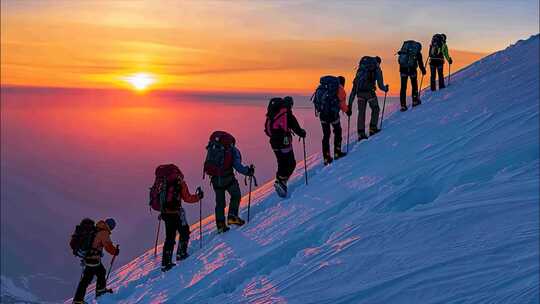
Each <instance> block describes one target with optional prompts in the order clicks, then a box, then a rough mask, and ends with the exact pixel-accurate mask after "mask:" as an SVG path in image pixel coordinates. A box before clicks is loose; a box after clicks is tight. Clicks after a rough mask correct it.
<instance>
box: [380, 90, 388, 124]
mask: <svg viewBox="0 0 540 304" xmlns="http://www.w3.org/2000/svg"><path fill="white" fill-rule="evenodd" d="M387 94H388V92H384V101H383V106H382V115H381V126H380V127H379V129H380V130H382V122H383V119H384V108H386V95H387Z"/></svg>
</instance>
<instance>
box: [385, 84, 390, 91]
mask: <svg viewBox="0 0 540 304" xmlns="http://www.w3.org/2000/svg"><path fill="white" fill-rule="evenodd" d="M388 90H390V85H388V84H387V85H386V86H385V87H384V91H385V92H388Z"/></svg>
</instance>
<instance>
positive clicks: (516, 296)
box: [87, 35, 540, 304]
mask: <svg viewBox="0 0 540 304" xmlns="http://www.w3.org/2000/svg"><path fill="white" fill-rule="evenodd" d="M538 57H539V36H538V35H536V36H533V37H531V38H530V39H528V40H526V41H520V42H518V43H517V44H515V45H513V46H510V47H508V48H507V49H506V50H503V51H501V52H497V53H495V54H492V55H490V56H488V57H486V58H484V59H482V60H480V61H479V62H476V63H474V64H472V65H471V66H469V67H467V68H465V69H464V70H462V71H460V72H458V73H456V74H455V75H453V76H452V79H451V83H450V86H449V87H448V88H447V89H446V90H443V91H437V92H434V93H431V92H425V93H424V96H423V105H422V106H420V107H418V108H415V109H413V110H411V111H408V112H406V113H396V114H395V115H393V116H391V117H390V118H389V119H388V120H387V121H386V122H385V126H384V130H383V132H381V133H380V134H378V135H376V136H374V137H373V138H370V139H369V140H367V141H365V142H362V143H360V144H356V145H354V146H352V147H351V151H350V155H349V156H347V157H346V158H344V159H342V160H339V161H337V162H335V163H333V164H332V165H331V166H328V167H323V166H322V165H321V163H322V161H321V158H320V155H313V156H311V157H309V159H308V167H309V176H310V180H309V185H308V186H304V185H303V183H304V180H303V176H302V174H303V167H302V166H299V168H298V169H297V170H296V172H295V174H294V177H293V179H292V181H291V184H290V190H291V195H290V197H289V198H287V199H279V198H278V197H277V196H276V194H275V193H274V192H273V188H272V184H271V183H268V184H265V185H263V186H261V187H259V188H258V189H257V190H256V191H255V192H254V194H253V199H252V205H251V222H250V223H249V224H248V225H246V226H244V227H242V228H239V229H238V228H236V229H235V228H233V229H232V230H231V231H230V232H228V233H226V234H224V235H219V236H218V235H216V234H215V228H214V221H213V218H211V217H210V218H207V219H205V220H204V221H203V232H204V241H203V244H204V247H203V248H202V249H199V240H198V237H199V230H198V225H194V226H193V227H192V242H191V245H190V253H191V257H190V258H188V259H187V260H186V261H184V262H182V263H181V265H179V266H177V267H175V268H174V269H173V270H171V271H169V272H168V273H165V274H163V273H161V271H160V270H159V265H160V258H159V257H160V256H161V248H160V250H159V252H158V258H154V256H153V250H149V251H148V252H147V253H146V254H144V255H142V256H140V257H139V258H137V259H135V260H134V261H132V262H131V263H129V264H127V265H125V266H123V267H121V268H120V269H118V270H117V271H116V272H115V273H114V274H113V275H112V277H111V280H110V286H111V287H113V288H114V289H115V290H117V293H116V294H114V295H107V296H104V297H102V299H100V303H220V304H222V303H538V302H539V284H538V282H539V249H538V245H539V217H538V215H539V197H540V195H539V170H540V167H539V146H540V145H539V117H538V111H539V64H538V63H539V58H538ZM300 157H301V156H300ZM269 161H270V160H269ZM272 161H273V160H272ZM205 203H206V204H211V203H212V204H213V202H205ZM243 204H244V205H243V206H244V207H245V205H246V204H247V198H246V197H245V198H244V200H243ZM242 212H243V216H244V217H246V216H247V215H246V209H245V208H243V209H242ZM134 241H136V239H135V238H134ZM91 299H93V294H92V293H89V295H88V298H87V300H88V301H90V300H91Z"/></svg>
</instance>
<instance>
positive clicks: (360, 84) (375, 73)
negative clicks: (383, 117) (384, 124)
mask: <svg viewBox="0 0 540 304" xmlns="http://www.w3.org/2000/svg"><path fill="white" fill-rule="evenodd" d="M380 65H381V58H380V57H379V56H376V57H370V56H364V57H362V59H360V62H359V63H358V69H357V71H356V76H355V78H354V81H353V88H352V91H351V95H350V96H349V110H348V111H347V116H349V117H350V116H351V115H352V104H353V102H354V98H355V97H357V98H358V122H357V128H358V141H361V140H363V139H367V138H368V137H367V135H366V132H365V127H366V106H367V105H368V104H369V107H370V108H371V120H370V122H369V136H371V135H374V134H376V133H378V132H380V131H381V130H380V129H379V127H378V126H379V112H380V107H379V101H378V99H377V95H376V94H375V90H376V87H375V82H377V86H378V87H379V89H380V90H381V91H383V92H385V93H386V92H388V89H389V86H388V85H385V84H384V79H383V73H382V70H381V66H380Z"/></svg>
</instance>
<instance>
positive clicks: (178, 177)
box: [150, 164, 204, 272]
mask: <svg viewBox="0 0 540 304" xmlns="http://www.w3.org/2000/svg"><path fill="white" fill-rule="evenodd" d="M155 176H156V177H155V180H154V185H153V186H152V187H151V188H150V207H151V208H152V209H154V210H156V211H159V212H160V214H159V216H158V220H163V221H164V222H165V243H164V244H163V254H162V259H161V271H163V272H165V271H168V270H170V269H171V268H172V267H174V266H176V264H175V263H173V262H172V255H173V250H174V244H175V243H176V233H177V232H178V233H179V235H180V238H179V242H178V249H177V251H176V260H177V261H180V260H184V259H186V258H187V257H188V252H187V249H188V244H189V235H190V231H189V224H188V222H187V219H186V212H185V211H184V208H182V201H184V202H186V203H191V204H193V203H197V202H199V201H200V200H201V199H202V198H203V197H204V193H203V191H202V189H201V187H198V188H197V190H196V191H195V194H191V193H190V192H189V188H188V185H187V184H186V181H185V180H184V174H182V171H180V169H179V168H178V167H177V166H176V165H174V164H166V165H160V166H158V167H157V168H156V170H155Z"/></svg>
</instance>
